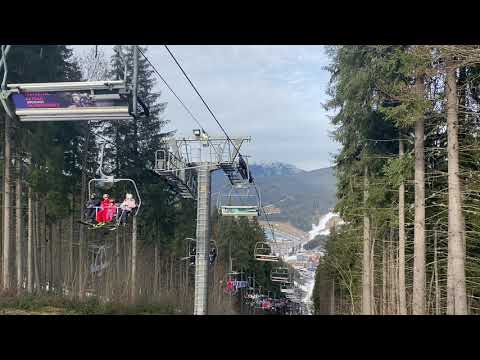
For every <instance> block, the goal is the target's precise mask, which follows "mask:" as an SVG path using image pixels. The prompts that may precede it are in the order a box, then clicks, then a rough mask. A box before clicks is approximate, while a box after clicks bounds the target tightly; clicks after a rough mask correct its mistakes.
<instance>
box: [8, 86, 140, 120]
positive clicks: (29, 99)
mask: <svg viewBox="0 0 480 360" xmlns="http://www.w3.org/2000/svg"><path fill="white" fill-rule="evenodd" d="M6 88H7V90H5V92H4V95H3V96H4V97H7V98H11V99H10V104H11V107H12V108H13V109H14V112H15V114H16V115H17V117H18V119H19V121H21V122H30V121H79V120H85V121H88V120H132V119H133V115H132V103H131V91H130V89H128V88H127V86H126V83H125V81H124V80H114V81H110V80H108V81H82V82H51V83H26V84H7V86H6Z"/></svg>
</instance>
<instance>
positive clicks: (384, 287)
mask: <svg viewBox="0 0 480 360" xmlns="http://www.w3.org/2000/svg"><path fill="white" fill-rule="evenodd" d="M386 252H387V249H386V246H385V239H384V240H383V249H382V300H381V306H382V315H386V313H387V264H386V260H387V256H386Z"/></svg>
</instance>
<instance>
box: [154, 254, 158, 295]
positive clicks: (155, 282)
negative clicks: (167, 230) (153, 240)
mask: <svg viewBox="0 0 480 360" xmlns="http://www.w3.org/2000/svg"><path fill="white" fill-rule="evenodd" d="M154 256H155V261H154V267H153V274H154V275H153V296H154V297H155V299H157V297H158V280H157V273H158V245H157V244H155V250H154Z"/></svg>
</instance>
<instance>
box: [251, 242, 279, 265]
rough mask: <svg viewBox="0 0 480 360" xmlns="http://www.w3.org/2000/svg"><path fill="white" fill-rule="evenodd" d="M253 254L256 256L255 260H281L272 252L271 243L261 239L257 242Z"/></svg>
mask: <svg viewBox="0 0 480 360" xmlns="http://www.w3.org/2000/svg"><path fill="white" fill-rule="evenodd" d="M253 256H254V257H255V260H258V261H270V262H278V261H279V258H278V256H277V255H275V254H273V253H272V248H271V247H270V245H269V244H268V243H267V242H264V241H260V242H257V243H256V244H255V248H254V251H253Z"/></svg>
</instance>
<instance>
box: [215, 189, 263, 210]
mask: <svg viewBox="0 0 480 360" xmlns="http://www.w3.org/2000/svg"><path fill="white" fill-rule="evenodd" d="M251 191H252V186H251V185H248V184H247V185H245V184H241V185H236V186H231V187H230V191H229V193H228V194H227V195H220V196H218V198H217V202H218V204H217V208H218V211H219V213H220V215H222V216H235V217H238V216H241V217H258V216H259V215H260V210H259V209H260V207H261V201H260V199H259V197H258V196H257V194H256V193H252V192H251Z"/></svg>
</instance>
